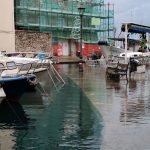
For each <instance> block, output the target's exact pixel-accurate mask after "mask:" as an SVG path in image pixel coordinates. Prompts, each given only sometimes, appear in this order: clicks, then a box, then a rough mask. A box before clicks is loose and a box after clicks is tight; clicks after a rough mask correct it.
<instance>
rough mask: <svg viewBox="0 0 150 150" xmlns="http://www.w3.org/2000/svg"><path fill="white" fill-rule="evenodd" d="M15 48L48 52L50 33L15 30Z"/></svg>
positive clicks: (17, 49)
mask: <svg viewBox="0 0 150 150" xmlns="http://www.w3.org/2000/svg"><path fill="white" fill-rule="evenodd" d="M15 32H16V33H15V49H16V51H17V52H18V51H19V52H22V51H24V52H41V51H42V52H50V50H51V47H52V45H51V40H52V39H51V34H50V33H42V32H28V31H22V30H16V31H15Z"/></svg>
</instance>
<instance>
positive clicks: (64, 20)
mask: <svg viewBox="0 0 150 150" xmlns="http://www.w3.org/2000/svg"><path fill="white" fill-rule="evenodd" d="M15 5H16V6H15V17H16V18H15V21H16V28H17V29H26V30H33V31H42V32H51V33H52V34H53V36H54V37H59V38H64V39H65V38H66V39H68V38H71V33H72V30H73V29H75V30H74V31H75V32H80V20H79V19H80V18H79V12H78V7H79V2H78V1H75V0H68V1H61V0H16V1H15ZM84 5H85V8H86V9H85V13H84V17H83V37H84V39H85V40H86V41H90V40H91V41H97V40H98V38H107V35H108V30H109V32H110V34H109V35H111V32H112V30H113V28H114V10H113V7H112V8H110V6H109V8H110V10H109V11H108V6H107V5H105V4H104V0H95V1H94V0H93V1H91V0H87V1H85V3H84ZM108 17H109V21H108ZM108 22H109V25H108ZM100 31H101V32H103V33H102V34H100V33H99V32H100ZM78 39H79V36H78Z"/></svg>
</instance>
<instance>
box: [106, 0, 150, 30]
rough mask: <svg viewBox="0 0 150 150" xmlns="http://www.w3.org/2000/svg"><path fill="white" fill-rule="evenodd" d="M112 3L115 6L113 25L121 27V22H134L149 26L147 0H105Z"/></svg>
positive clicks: (148, 4) (149, 5)
mask: <svg viewBox="0 0 150 150" xmlns="http://www.w3.org/2000/svg"><path fill="white" fill-rule="evenodd" d="M108 2H109V3H113V4H114V8H115V10H114V11H115V16H114V18H115V26H116V27H117V29H119V28H120V27H121V24H122V23H123V22H134V23H138V24H143V25H147V26H150V19H149V13H148V12H149V9H150V1H149V0H144V2H143V1H141V0H105V3H108Z"/></svg>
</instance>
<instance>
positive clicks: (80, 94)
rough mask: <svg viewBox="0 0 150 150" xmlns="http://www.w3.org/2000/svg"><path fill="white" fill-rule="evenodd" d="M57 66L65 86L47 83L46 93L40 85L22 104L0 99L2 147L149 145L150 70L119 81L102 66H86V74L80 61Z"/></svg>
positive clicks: (142, 148)
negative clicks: (59, 87)
mask: <svg viewBox="0 0 150 150" xmlns="http://www.w3.org/2000/svg"><path fill="white" fill-rule="evenodd" d="M55 67H56V69H57V70H58V71H59V72H60V74H61V75H62V76H63V78H64V80H65V81H66V85H65V86H63V87H62V88H61V89H59V90H56V89H55V88H53V86H50V85H51V83H48V81H43V82H42V83H41V84H42V85H43V87H44V89H45V91H46V92H47V93H48V94H49V96H48V97H47V95H46V94H45V93H43V92H42V95H41V93H40V92H39V89H37V91H35V92H33V93H26V94H25V95H24V96H23V97H22V99H21V100H20V103H19V104H11V103H9V102H7V101H6V100H5V101H3V102H2V103H1V105H0V108H1V109H0V110H1V111H0V143H1V149H6V148H7V149H20V150H22V149H37V150H54V149H55V150H100V149H101V150H149V149H150V143H149V139H150V128H149V125H150V92H149V89H150V78H149V73H150V70H149V69H148V70H147V72H146V73H145V74H142V75H136V76H135V77H134V78H132V79H131V80H130V81H129V82H127V81H126V80H124V79H121V80H120V81H119V82H115V81H111V80H107V79H106V76H105V67H104V66H103V65H101V66H96V67H94V66H92V67H88V66H86V65H84V68H83V69H84V71H83V73H82V72H79V67H78V64H69V65H68V64H63V65H62V64H58V65H55ZM42 78H44V79H47V80H48V77H46V75H42ZM5 114H7V115H5ZM18 114H19V115H18ZM6 117H7V118H9V119H6ZM2 143H3V144H2Z"/></svg>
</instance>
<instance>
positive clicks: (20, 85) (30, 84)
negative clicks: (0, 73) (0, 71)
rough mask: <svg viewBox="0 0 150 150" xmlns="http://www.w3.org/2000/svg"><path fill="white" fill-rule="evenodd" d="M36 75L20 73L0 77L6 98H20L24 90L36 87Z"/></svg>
mask: <svg viewBox="0 0 150 150" xmlns="http://www.w3.org/2000/svg"><path fill="white" fill-rule="evenodd" d="M35 80H36V76H35V75H19V76H15V77H3V78H1V79H0V84H1V87H2V88H3V90H4V92H5V94H6V98H7V99H9V100H14V101H16V100H18V99H19V98H20V97H21V96H22V95H23V93H24V92H26V91H27V90H28V89H33V88H34V87H35V85H36V84H35Z"/></svg>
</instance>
